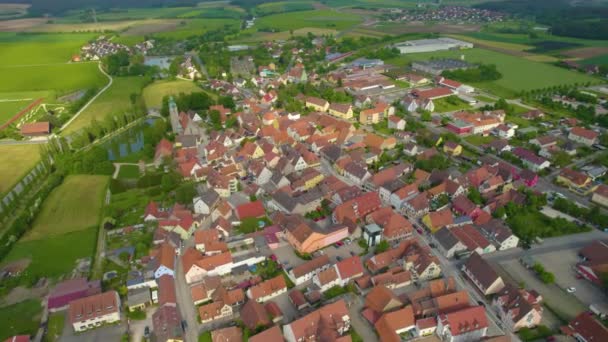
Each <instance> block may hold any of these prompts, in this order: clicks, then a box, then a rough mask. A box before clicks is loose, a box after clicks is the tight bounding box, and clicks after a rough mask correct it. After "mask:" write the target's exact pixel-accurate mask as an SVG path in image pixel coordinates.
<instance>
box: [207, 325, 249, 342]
mask: <svg viewBox="0 0 608 342" xmlns="http://www.w3.org/2000/svg"><path fill="white" fill-rule="evenodd" d="M211 341H212V342H241V341H243V331H242V329H241V328H240V327H228V328H221V329H216V330H213V331H211Z"/></svg>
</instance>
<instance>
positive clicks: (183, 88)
mask: <svg viewBox="0 0 608 342" xmlns="http://www.w3.org/2000/svg"><path fill="white" fill-rule="evenodd" d="M200 91H202V90H201V88H199V87H198V86H197V85H196V83H194V82H190V81H184V80H175V81H157V82H154V83H152V84H150V85H149V86H147V87H145V88H144V91H143V96H144V102H145V103H146V107H148V108H160V107H161V105H162V100H163V97H165V96H166V95H177V94H179V93H185V94H189V93H192V92H200Z"/></svg>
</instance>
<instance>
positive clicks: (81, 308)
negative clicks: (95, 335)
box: [68, 291, 120, 323]
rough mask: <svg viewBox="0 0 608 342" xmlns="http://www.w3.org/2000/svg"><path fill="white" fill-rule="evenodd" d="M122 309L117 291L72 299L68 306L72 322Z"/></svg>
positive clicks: (69, 317)
mask: <svg viewBox="0 0 608 342" xmlns="http://www.w3.org/2000/svg"><path fill="white" fill-rule="evenodd" d="M119 311H120V298H119V297H118V293H116V291H108V292H104V293H100V294H96V295H93V296H90V297H85V298H81V299H76V300H74V301H71V302H70V304H69V307H68V319H69V321H70V323H76V322H83V321H86V320H89V319H94V318H97V317H102V316H105V315H109V314H112V313H115V312H119Z"/></svg>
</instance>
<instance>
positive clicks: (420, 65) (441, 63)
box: [412, 59, 471, 75]
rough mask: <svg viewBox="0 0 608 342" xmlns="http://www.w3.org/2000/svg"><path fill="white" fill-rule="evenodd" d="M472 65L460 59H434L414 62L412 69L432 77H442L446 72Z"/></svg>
mask: <svg viewBox="0 0 608 342" xmlns="http://www.w3.org/2000/svg"><path fill="white" fill-rule="evenodd" d="M470 67H471V64H469V63H467V62H465V61H461V60H458V59H434V60H430V61H417V62H412V69H413V70H415V71H420V72H425V73H428V74H432V75H441V73H442V72H444V71H446V70H458V69H467V68H470Z"/></svg>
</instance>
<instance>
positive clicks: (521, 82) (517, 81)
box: [386, 48, 597, 98]
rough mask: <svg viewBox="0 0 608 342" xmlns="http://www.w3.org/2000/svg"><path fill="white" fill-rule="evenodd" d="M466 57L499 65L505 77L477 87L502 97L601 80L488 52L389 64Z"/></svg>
mask: <svg viewBox="0 0 608 342" xmlns="http://www.w3.org/2000/svg"><path fill="white" fill-rule="evenodd" d="M461 56H464V58H465V60H466V61H468V62H472V63H485V64H495V65H496V67H497V69H498V71H499V72H500V73H502V78H501V79H499V80H496V81H489V82H476V83H473V84H472V85H473V86H476V87H478V88H483V89H486V90H488V91H490V92H491V93H493V94H495V95H498V96H502V97H508V98H510V97H514V96H515V94H516V93H517V92H518V91H521V90H532V89H539V88H545V87H551V86H556V85H564V84H573V83H585V82H594V81H596V80H597V79H595V78H593V77H591V76H588V75H585V74H582V73H578V72H574V71H569V70H566V69H562V68H559V67H556V66H553V65H550V64H544V63H539V62H533V61H530V60H527V59H524V58H521V57H516V56H511V55H506V54H502V53H499V52H495V51H490V50H485V49H479V48H474V49H469V50H460V51H437V52H429V53H415V54H408V55H405V56H400V57H397V58H395V59H391V60H387V61H386V63H388V64H395V65H406V64H408V63H409V62H411V61H415V60H428V59H431V58H455V59H459V58H460V57H461Z"/></svg>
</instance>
